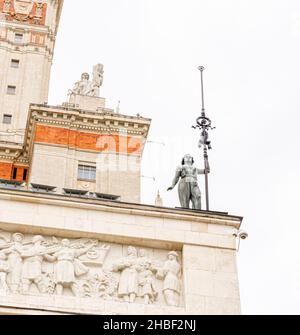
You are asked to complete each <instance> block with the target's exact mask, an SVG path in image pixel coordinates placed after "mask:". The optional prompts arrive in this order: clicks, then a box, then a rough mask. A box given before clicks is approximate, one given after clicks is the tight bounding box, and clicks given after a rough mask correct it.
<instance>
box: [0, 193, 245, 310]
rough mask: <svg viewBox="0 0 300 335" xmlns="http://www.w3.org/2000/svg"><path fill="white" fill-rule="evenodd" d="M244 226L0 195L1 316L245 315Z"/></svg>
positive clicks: (226, 218)
mask: <svg viewBox="0 0 300 335" xmlns="http://www.w3.org/2000/svg"><path fill="white" fill-rule="evenodd" d="M240 223H241V218H238V217H234V216H230V215H226V214H218V213H216V214H213V213H210V214H205V213H199V212H194V211H188V210H176V209H167V208H158V207H151V206H144V205H134V204H126V203H118V202H109V201H108V202H103V201H96V200H94V201H91V200H87V199H81V198H77V199H75V198H72V199H71V198H67V197H61V196H57V195H51V194H49V195H43V194H41V193H30V192H28V191H27V192H24V191H16V190H15V191H11V190H5V189H1V190H0V229H1V232H0V274H2V275H1V278H2V279H1V280H2V282H1V283H2V284H1V285H2V286H1V289H0V292H1V293H0V313H1V310H2V309H3V312H5V311H7V310H13V308H20V309H27V310H28V309H29V310H30V311H31V313H32V314H35V313H39V312H42V311H49V313H58V314H59V313H72V314H74V313H75V314H76V313H80V314H81V313H87V314H239V313H240V300H239V288H238V279H237V268H236V251H235V248H236V245H235V237H234V236H233V235H234V234H233V233H234V232H235V230H236V229H238V228H239V227H240ZM1 266H2V267H1ZM1 269H2V270H1ZM62 269H65V270H62ZM66 269H67V271H66ZM12 278H15V280H13V279H12ZM16 278H17V279H16ZM28 306H29V307H28Z"/></svg>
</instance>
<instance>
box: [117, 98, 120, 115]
mask: <svg viewBox="0 0 300 335" xmlns="http://www.w3.org/2000/svg"><path fill="white" fill-rule="evenodd" d="M120 105H121V101H120V100H119V101H118V105H117V108H116V113H117V114H120Z"/></svg>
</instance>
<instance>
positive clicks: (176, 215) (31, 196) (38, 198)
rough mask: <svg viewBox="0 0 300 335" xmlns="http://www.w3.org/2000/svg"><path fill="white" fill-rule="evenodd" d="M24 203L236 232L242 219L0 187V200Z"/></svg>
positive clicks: (212, 213) (232, 216) (211, 213)
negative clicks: (140, 216) (170, 220)
mask: <svg viewBox="0 0 300 335" xmlns="http://www.w3.org/2000/svg"><path fill="white" fill-rule="evenodd" d="M1 198H2V199H11V200H16V201H26V202H27V203H28V202H32V203H39V204H47V205H52V206H64V207H73V208H77V209H79V208H81V209H93V210H99V211H104V212H112V213H114V212H115V213H123V214H137V215H143V216H148V217H159V218H169V219H170V218H171V219H174V220H186V221H193V222H201V223H207V224H209V223H213V224H220V225H225V226H230V227H234V228H236V229H239V228H240V226H241V224H242V221H243V218H242V217H240V216H236V215H229V214H227V213H219V212H206V211H194V210H186V209H181V208H169V207H156V206H151V205H144V204H135V203H126V202H118V201H110V200H94V199H91V198H80V197H78V198H77V197H76V198H75V197H69V196H66V195H61V194H51V193H48V194H45V193H37V192H32V191H28V190H26V189H24V190H21V189H20V190H11V189H4V188H1V187H0V199H1Z"/></svg>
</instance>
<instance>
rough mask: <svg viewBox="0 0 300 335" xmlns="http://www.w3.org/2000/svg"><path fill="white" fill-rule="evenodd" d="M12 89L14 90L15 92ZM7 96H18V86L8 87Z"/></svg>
mask: <svg viewBox="0 0 300 335" xmlns="http://www.w3.org/2000/svg"><path fill="white" fill-rule="evenodd" d="M11 89H13V91H12V90H11ZM10 90H11V91H10ZM6 94H8V95H16V94H17V86H15V85H7V89H6Z"/></svg>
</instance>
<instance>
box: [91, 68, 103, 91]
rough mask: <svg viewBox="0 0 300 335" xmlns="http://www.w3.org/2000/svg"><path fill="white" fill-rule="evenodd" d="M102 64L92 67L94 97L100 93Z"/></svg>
mask: <svg viewBox="0 0 300 335" xmlns="http://www.w3.org/2000/svg"><path fill="white" fill-rule="evenodd" d="M103 74H104V71H103V65H102V64H97V65H95V66H94V68H93V87H94V94H95V96H96V97H99V95H100V87H101V86H102V84H103Z"/></svg>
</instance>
